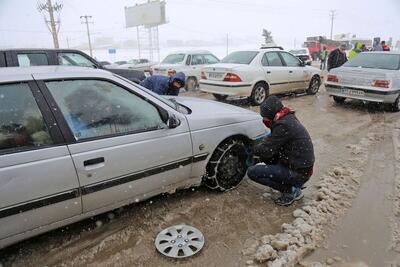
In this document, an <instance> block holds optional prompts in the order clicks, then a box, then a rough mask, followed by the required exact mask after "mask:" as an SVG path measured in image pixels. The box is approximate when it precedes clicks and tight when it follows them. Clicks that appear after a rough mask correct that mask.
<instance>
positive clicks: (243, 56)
mask: <svg viewBox="0 0 400 267" xmlns="http://www.w3.org/2000/svg"><path fill="white" fill-rule="evenodd" d="M257 54H258V52H255V51H237V52H233V53H230V54H229V55H227V56H226V57H224V58H223V59H222V60H221V63H233V64H246V65H248V64H250V63H251V62H252V61H253V59H254V58H255V57H256V56H257Z"/></svg>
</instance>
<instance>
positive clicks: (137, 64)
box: [119, 58, 156, 73]
mask: <svg viewBox="0 0 400 267" xmlns="http://www.w3.org/2000/svg"><path fill="white" fill-rule="evenodd" d="M155 64H156V63H155V62H151V61H149V60H148V59H144V58H142V59H131V60H129V61H128V62H127V63H126V64H122V65H120V66H119V68H121V69H131V70H140V71H144V72H147V73H151V72H152V70H151V66H153V65H155Z"/></svg>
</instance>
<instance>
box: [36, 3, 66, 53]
mask: <svg viewBox="0 0 400 267" xmlns="http://www.w3.org/2000/svg"><path fill="white" fill-rule="evenodd" d="M37 8H38V10H39V12H41V13H44V11H45V12H47V13H48V14H49V19H50V20H48V19H47V16H46V14H43V16H44V21H45V23H46V26H47V28H48V29H49V31H50V33H51V35H52V36H53V44H54V48H59V43H58V32H59V30H60V17H58V19H57V21H56V20H55V19H54V12H57V13H59V12H60V11H61V9H62V8H63V5H62V4H58V3H55V4H54V5H53V4H52V3H51V0H46V4H43V3H40V2H38V7H37Z"/></svg>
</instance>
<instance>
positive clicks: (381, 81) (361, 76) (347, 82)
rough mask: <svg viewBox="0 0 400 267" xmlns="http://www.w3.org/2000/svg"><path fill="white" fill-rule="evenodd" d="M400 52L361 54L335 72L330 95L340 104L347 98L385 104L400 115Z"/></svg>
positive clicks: (331, 76) (329, 81) (329, 80)
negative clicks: (399, 112)
mask: <svg viewBox="0 0 400 267" xmlns="http://www.w3.org/2000/svg"><path fill="white" fill-rule="evenodd" d="M399 70H400V52H367V53H360V54H358V55H357V56H356V57H354V58H352V59H351V60H349V61H348V62H346V63H345V64H344V65H343V66H341V67H339V68H335V69H331V70H330V72H329V73H328V77H327V81H326V82H325V87H326V91H327V92H328V94H329V95H330V96H333V100H334V101H335V102H337V103H343V102H344V101H345V100H346V99H347V98H350V99H359V100H363V101H369V102H378V103H385V104H386V105H388V106H389V107H390V108H391V109H392V110H393V111H400V103H399V102H400V100H399V96H400V71H399Z"/></svg>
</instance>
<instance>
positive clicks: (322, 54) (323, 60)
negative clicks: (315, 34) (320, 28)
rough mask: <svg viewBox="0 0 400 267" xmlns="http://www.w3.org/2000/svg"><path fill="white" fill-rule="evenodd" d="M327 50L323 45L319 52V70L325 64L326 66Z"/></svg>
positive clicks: (323, 67) (323, 68) (322, 68)
mask: <svg viewBox="0 0 400 267" xmlns="http://www.w3.org/2000/svg"><path fill="white" fill-rule="evenodd" d="M328 54H329V52H328V50H327V49H326V46H324V47H323V48H322V51H321V54H320V56H319V58H320V59H321V65H320V66H319V68H320V69H321V70H325V66H326V60H327V59H328Z"/></svg>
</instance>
